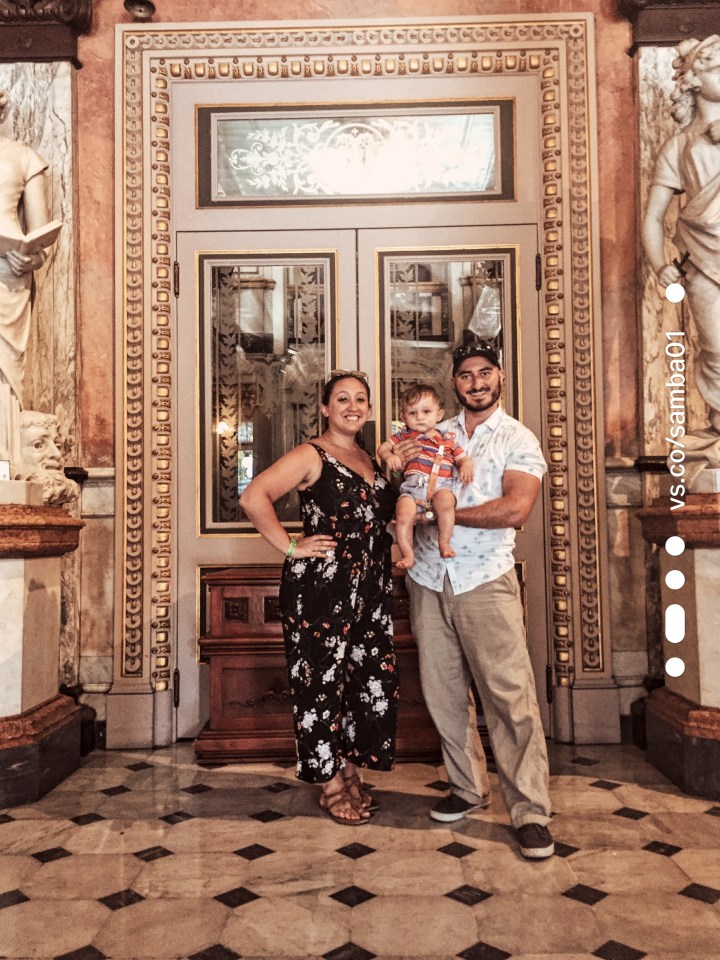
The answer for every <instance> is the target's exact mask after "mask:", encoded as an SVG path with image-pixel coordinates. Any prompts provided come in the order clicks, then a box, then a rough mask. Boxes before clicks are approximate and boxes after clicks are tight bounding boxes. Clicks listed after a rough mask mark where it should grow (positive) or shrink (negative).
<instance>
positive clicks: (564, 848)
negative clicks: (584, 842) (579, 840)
mask: <svg viewBox="0 0 720 960" xmlns="http://www.w3.org/2000/svg"><path fill="white" fill-rule="evenodd" d="M579 849H580V847H573V845H572V844H571V843H562V841H560V840H556V841H555V856H556V857H571V856H572V855H573V854H574V853H577V852H578V850H579Z"/></svg>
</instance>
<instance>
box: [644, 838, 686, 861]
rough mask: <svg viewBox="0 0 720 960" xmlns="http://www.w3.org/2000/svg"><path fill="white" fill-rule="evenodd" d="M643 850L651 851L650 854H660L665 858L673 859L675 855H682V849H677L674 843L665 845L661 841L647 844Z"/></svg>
mask: <svg viewBox="0 0 720 960" xmlns="http://www.w3.org/2000/svg"><path fill="white" fill-rule="evenodd" d="M643 850H649V851H650V853H659V854H661V855H662V856H663V857H671V856H672V855H673V854H674V853H680V851H681V850H682V847H676V846H674V845H673V844H672V843H663V842H662V841H661V840H652V841H651V842H650V843H646V844H645V846H644V847H643Z"/></svg>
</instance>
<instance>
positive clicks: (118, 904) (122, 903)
mask: <svg viewBox="0 0 720 960" xmlns="http://www.w3.org/2000/svg"><path fill="white" fill-rule="evenodd" d="M144 899H145V897H143V896H142V895H141V894H139V893H136V892H135V891H134V890H129V889H128V890H118V892H117V893H111V894H109V895H108V896H107V897H100V898H99V902H100V903H104V904H105V906H106V907H109V908H110V909H111V910H122V909H123V907H131V906H132V905H133V904H134V903H140V901H141V900H144Z"/></svg>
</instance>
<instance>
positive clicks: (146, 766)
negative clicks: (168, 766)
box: [125, 760, 153, 773]
mask: <svg viewBox="0 0 720 960" xmlns="http://www.w3.org/2000/svg"><path fill="white" fill-rule="evenodd" d="M152 768H153V764H152V763H145V761H144V760H141V761H140V762H139V763H128V764H126V766H125V769H126V770H132V772H133V773H140V771H141V770H152Z"/></svg>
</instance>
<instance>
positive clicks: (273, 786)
mask: <svg viewBox="0 0 720 960" xmlns="http://www.w3.org/2000/svg"><path fill="white" fill-rule="evenodd" d="M292 789H293V788H292V786H291V785H290V784H289V783H285V781H284V780H277V781H276V782H275V783H269V784H268V785H267V786H266V787H263V790H267V792H268V793H285V791H286V790H292Z"/></svg>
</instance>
